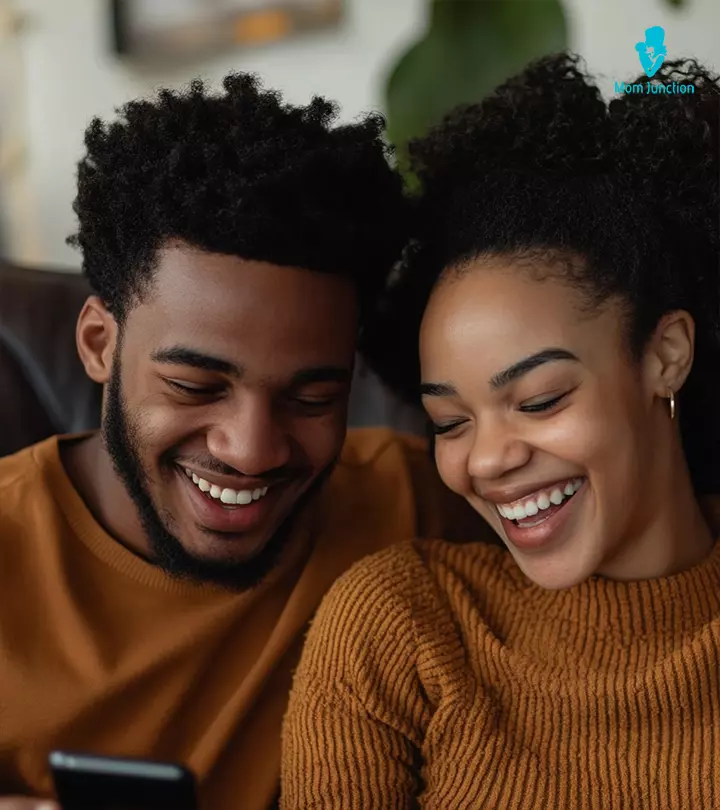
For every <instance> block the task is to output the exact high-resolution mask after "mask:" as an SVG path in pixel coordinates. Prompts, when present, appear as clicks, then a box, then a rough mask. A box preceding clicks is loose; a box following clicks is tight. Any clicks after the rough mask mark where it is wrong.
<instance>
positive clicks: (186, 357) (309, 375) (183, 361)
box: [150, 346, 352, 387]
mask: <svg viewBox="0 0 720 810" xmlns="http://www.w3.org/2000/svg"><path fill="white" fill-rule="evenodd" d="M150 357H151V359H152V360H153V361H154V362H156V363H164V364H167V365H174V366H191V367H192V368H198V369H200V370H201V371H215V372H218V373H220V374H228V375H229V376H231V377H238V378H239V377H242V375H243V373H244V369H243V368H242V366H240V365H238V364H237V363H233V362H232V361H230V360H225V359H223V358H222V357H215V356H214V355H211V354H205V352H200V351H197V350H196V349H191V348H189V347H187V346H170V347H168V348H167V349H157V350H156V351H154V352H153V353H152V354H151V355H150ZM351 379H352V371H351V370H350V369H349V368H347V367H345V366H318V367H317V368H306V369H302V370H301V371H298V372H297V373H295V374H293V376H292V381H291V385H292V386H293V387H299V386H301V385H309V384H310V383H315V382H340V383H349V382H350V381H351Z"/></svg>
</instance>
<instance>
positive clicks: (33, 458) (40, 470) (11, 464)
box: [0, 436, 57, 502]
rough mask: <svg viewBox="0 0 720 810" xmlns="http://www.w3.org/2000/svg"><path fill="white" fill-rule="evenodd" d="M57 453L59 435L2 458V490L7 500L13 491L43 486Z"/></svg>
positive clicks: (0, 486)
mask: <svg viewBox="0 0 720 810" xmlns="http://www.w3.org/2000/svg"><path fill="white" fill-rule="evenodd" d="M56 454H57V436H53V437H51V438H50V439H45V440H44V441H42V442H39V443H38V444H33V445H31V446H30V447H25V448H23V449H22V450H19V451H18V452H17V453H14V454H13V455H11V456H3V458H0V492H2V493H3V495H2V497H3V501H5V502H7V498H8V494H9V492H11V491H13V490H14V491H19V490H21V489H25V488H35V489H38V488H42V486H43V481H44V471H45V468H46V466H47V465H48V464H50V463H51V462H52V457H53V455H56Z"/></svg>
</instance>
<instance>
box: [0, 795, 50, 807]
mask: <svg viewBox="0 0 720 810" xmlns="http://www.w3.org/2000/svg"><path fill="white" fill-rule="evenodd" d="M0 810H60V805H59V804H58V803H57V802H54V801H51V800H50V799H33V798H29V797H28V796H1V797H0Z"/></svg>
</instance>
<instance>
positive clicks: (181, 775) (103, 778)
mask: <svg viewBox="0 0 720 810" xmlns="http://www.w3.org/2000/svg"><path fill="white" fill-rule="evenodd" d="M50 770H51V771H52V775H53V780H54V782H55V793H56V795H57V798H58V801H59V802H60V805H61V806H62V808H63V810H198V804H197V790H196V785H195V777H194V776H193V775H192V773H191V772H190V771H189V770H187V768H184V767H183V766H182V765H177V764H175V763H172V762H152V761H150V760H144V759H123V758H120V757H101V756H94V755H92V754H81V753H73V752H71V751H53V752H52V753H51V754H50Z"/></svg>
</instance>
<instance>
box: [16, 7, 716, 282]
mask: <svg viewBox="0 0 720 810" xmlns="http://www.w3.org/2000/svg"><path fill="white" fill-rule="evenodd" d="M505 1H506V2H511V3H515V4H520V5H523V4H526V3H528V2H532V0H505ZM146 2H147V3H149V4H152V3H153V2H156V0H146ZM465 2H468V3H474V2H482V0H465ZM563 6H564V9H565V13H566V19H567V29H568V33H567V36H568V41H569V45H570V46H571V47H572V48H573V49H574V50H576V51H578V52H580V53H581V54H582V55H583V56H584V57H585V58H586V59H587V61H588V63H589V66H590V67H591V69H593V70H594V71H596V72H598V73H599V74H601V75H602V77H603V78H602V86H603V89H604V90H605V91H606V92H608V93H610V92H611V91H612V83H613V81H614V80H615V79H624V78H629V77H632V76H635V75H637V74H638V73H639V64H638V61H637V54H636V52H635V49H634V45H635V43H636V42H637V41H638V39H642V37H643V32H644V29H645V28H647V27H648V26H650V25H662V26H664V27H665V28H666V31H667V45H668V50H669V53H670V56H671V57H672V56H681V55H693V56H697V57H698V58H700V59H701V60H703V61H705V62H707V63H709V64H710V65H712V66H714V67H715V68H718V67H720V0H686V7H685V8H683V9H681V10H676V9H674V8H672V7H671V5H670V2H669V0H563ZM428 7H429V2H427V0H345V12H344V13H345V19H344V21H343V23H342V24H341V26H340V27H338V28H336V29H330V30H328V31H326V32H322V33H316V34H310V35H307V36H305V37H303V38H299V39H291V40H287V41H285V42H280V43H275V44H272V45H267V46H263V47H258V48H252V49H242V48H237V49H235V50H231V51H228V52H223V53H222V54H218V55H217V56H215V57H213V58H211V59H208V58H205V59H203V60H202V61H195V62H189V63H186V64H183V65H182V66H178V65H176V66H175V67H172V68H171V67H153V68H148V67H138V66H132V65H130V64H127V63H125V62H123V61H121V60H119V59H118V58H117V56H115V55H113V53H112V50H111V48H110V46H109V36H108V5H107V3H106V2H104V0H0V143H2V144H3V146H2V148H0V252H2V253H4V254H5V255H6V256H7V257H8V258H10V259H12V260H14V261H17V262H20V263H26V264H30V265H34V266H41V265H50V266H54V267H58V266H60V267H66V268H67V269H70V270H72V269H75V268H77V266H78V264H79V258H78V256H77V255H76V254H75V252H74V251H72V250H71V249H70V248H68V247H67V246H66V245H65V238H66V236H67V235H68V233H70V232H71V231H72V230H73V228H74V220H73V213H72V209H71V203H72V199H73V196H74V174H75V164H76V161H77V160H78V158H79V157H80V155H81V153H82V135H83V130H84V128H85V126H86V125H87V123H88V122H89V120H90V118H91V117H92V116H93V115H100V116H108V115H111V114H112V112H113V109H114V108H115V107H116V106H117V105H119V104H121V103H123V102H124V101H126V100H128V99H130V98H133V97H137V96H143V95H147V94H148V93H150V92H151V91H152V90H153V89H154V88H156V87H157V86H159V85H168V86H178V85H182V84H184V83H185V82H186V81H188V80H189V79H190V78H192V77H194V76H196V75H200V76H203V77H205V78H207V79H208V80H209V81H211V82H213V83H217V82H218V80H219V79H220V77H222V76H223V75H224V74H225V73H226V72H227V71H229V70H231V69H238V70H252V71H256V72H258V73H260V74H261V75H262V77H263V78H264V80H265V82H266V84H267V85H269V86H272V87H275V88H278V89H280V90H282V91H283V92H284V93H285V95H286V97H287V99H288V100H289V101H293V102H305V101H306V100H307V99H308V98H309V96H310V95H311V94H313V93H321V94H326V95H327V96H329V97H331V98H335V99H338V100H339V101H340V102H341V104H342V115H343V118H346V119H347V118H352V117H353V116H355V115H357V114H358V113H360V112H362V111H364V110H369V109H375V108H383V106H384V104H385V92H386V82H387V79H388V76H389V75H390V73H391V72H392V69H393V67H394V65H395V63H396V62H397V60H398V59H399V58H400V57H401V56H402V54H403V52H404V51H406V50H407V48H408V47H409V46H410V45H411V44H412V43H413V42H415V41H417V40H418V39H419V38H422V36H423V32H424V30H425V28H426V26H427V24H428Z"/></svg>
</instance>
